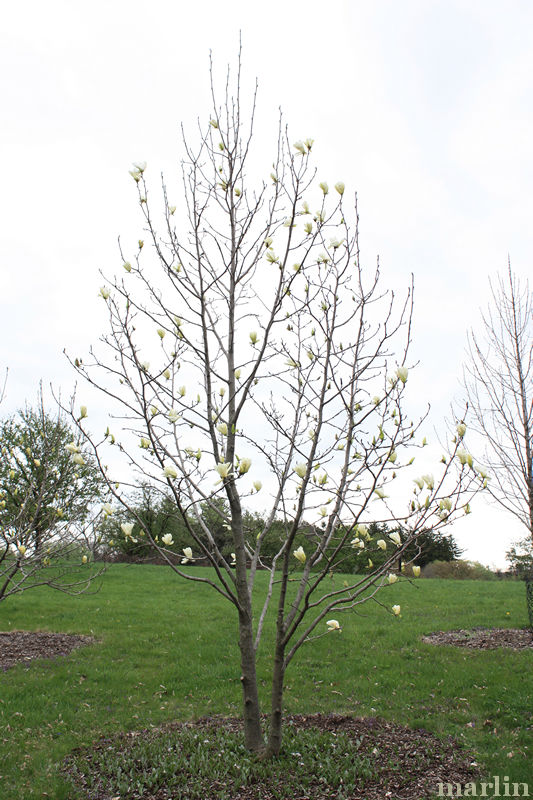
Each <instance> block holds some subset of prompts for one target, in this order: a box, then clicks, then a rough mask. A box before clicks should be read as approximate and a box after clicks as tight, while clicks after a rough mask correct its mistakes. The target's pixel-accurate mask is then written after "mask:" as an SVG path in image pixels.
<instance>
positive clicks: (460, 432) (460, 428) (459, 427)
mask: <svg viewBox="0 0 533 800" xmlns="http://www.w3.org/2000/svg"><path fill="white" fill-rule="evenodd" d="M455 430H456V431H457V435H458V436H459V437H460V438H461V439H462V438H463V436H464V435H465V433H466V425H465V424H464V422H459V423H457V426H456V428H455Z"/></svg>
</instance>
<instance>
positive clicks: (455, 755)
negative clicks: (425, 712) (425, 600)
mask: <svg viewBox="0 0 533 800" xmlns="http://www.w3.org/2000/svg"><path fill="white" fill-rule="evenodd" d="M285 725H291V726H295V727H296V728H297V729H300V730H302V729H308V728H314V729H319V730H321V731H330V732H331V734H332V736H337V735H338V734H343V735H344V736H349V737H350V738H352V737H353V739H355V740H358V741H359V742H360V746H359V753H360V754H361V755H362V756H365V755H367V756H368V757H369V758H370V760H371V761H372V762H373V763H374V764H375V765H377V766H378V769H377V770H376V773H375V777H374V778H371V779H367V780H366V781H365V782H364V785H362V786H361V788H360V789H358V790H356V791H355V793H351V794H350V795H349V800H386V798H391V800H424V798H430V797H434V796H435V795H436V794H437V792H438V788H439V783H440V782H443V783H460V784H462V785H463V784H465V783H468V782H469V781H475V780H476V779H477V778H478V777H479V769H478V767H477V764H476V763H475V761H474V760H473V756H472V754H471V753H468V752H467V751H465V750H464V749H463V748H462V747H461V746H460V745H459V744H458V742H457V741H456V740H454V739H453V738H452V737H447V738H445V739H444V738H439V737H437V736H435V735H434V734H432V733H430V732H429V731H426V730H421V729H416V730H414V729H411V728H406V727H404V726H402V725H396V724H394V723H390V722H386V721H384V720H381V719H376V718H373V717H367V718H357V717H350V716H344V715H342V716H341V715H336V714H313V715H300V714H295V715H290V716H289V715H287V716H286V718H285ZM184 728H189V729H191V728H192V729H196V730H198V731H199V738H200V739H204V737H208V736H209V734H210V733H213V732H214V731H215V730H217V729H220V728H223V729H224V731H225V732H228V733H239V732H240V731H242V722H241V720H239V719H234V718H226V717H207V718H204V719H200V720H197V721H195V722H187V723H176V722H175V723H170V724H168V725H165V726H162V727H161V728H151V729H144V730H141V731H132V732H130V733H127V734H118V735H117V736H115V737H112V738H109V737H108V738H103V739H101V740H99V741H97V742H95V743H93V744H92V745H91V747H90V748H80V749H79V750H76V751H74V753H73V754H72V756H74V759H76V755H79V754H82V755H83V758H84V761H85V769H84V770H83V772H84V773H85V774H80V772H79V771H78V769H77V768H76V766H75V760H74V761H73V760H72V756H70V757H69V759H68V760H67V763H66V773H67V774H68V775H69V777H70V779H71V780H73V781H74V783H75V784H76V785H77V787H79V788H82V789H86V786H87V783H86V777H87V772H86V770H87V767H88V770H89V772H93V774H95V775H98V777H99V779H100V781H101V783H100V786H101V788H100V789H95V787H94V784H93V787H92V789H91V790H90V794H87V797H90V800H110V798H111V796H112V795H111V794H110V792H109V789H106V786H105V783H106V780H105V776H103V775H102V773H101V769H102V764H103V763H105V762H106V761H107V757H106V754H109V753H110V752H111V751H113V752H121V753H125V752H127V750H128V749H129V748H130V747H132V746H133V744H134V743H135V742H138V741H139V737H143V738H145V739H146V740H147V741H148V740H150V739H153V738H155V737H157V735H158V734H160V733H161V732H162V731H165V732H168V731H176V740H177V741H179V733H180V730H183V729H184ZM293 755H294V756H298V755H299V754H298V753H294V754H293ZM339 764H340V766H342V767H344V764H342V759H341V761H340V762H339ZM221 790H222V792H223V794H220V791H221ZM280 791H281V794H280ZM173 796H174V794H173V793H172V789H171V788H170V787H166V786H164V785H163V786H161V787H160V788H158V789H157V790H156V791H155V793H154V792H153V791H151V792H148V791H144V793H143V794H139V793H138V792H136V791H133V792H132V793H131V794H130V793H128V794H127V795H121V800H169V798H170V797H173ZM176 796H179V797H182V796H184V795H182V794H179V795H176ZM187 796H191V797H192V796H194V797H197V795H196V793H194V794H191V795H189V794H188V795H187ZM202 796H203V797H205V800H213V798H216V797H220V796H223V797H231V798H232V800H273V798H280V797H283V798H287V799H288V798H289V795H288V794H287V795H285V794H284V793H283V773H281V772H280V774H279V776H278V780H277V781H276V786H275V787H273V786H272V785H271V784H270V783H266V782H262V781H261V780H259V781H256V782H253V783H252V784H251V785H250V784H246V783H244V784H243V783H242V782H241V779H236V780H231V779H230V780H229V781H227V780H225V781H224V784H223V785H216V783H215V784H213V785H211V788H210V791H209V793H208V794H205V795H202ZM339 797H342V798H347V795H346V794H345V791H344V792H342V793H341V790H333V789H331V788H330V787H326V786H324V784H323V783H321V782H320V776H319V775H317V776H316V781H313V782H312V783H311V785H310V786H308V787H307V789H306V790H305V794H304V795H301V796H300V795H298V796H296V795H294V794H292V793H291V794H290V800H338V798H339Z"/></svg>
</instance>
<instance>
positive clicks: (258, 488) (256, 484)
mask: <svg viewBox="0 0 533 800" xmlns="http://www.w3.org/2000/svg"><path fill="white" fill-rule="evenodd" d="M253 487H254V489H255V491H256V492H260V491H261V489H262V488H263V484H262V483H261V481H254V482H253Z"/></svg>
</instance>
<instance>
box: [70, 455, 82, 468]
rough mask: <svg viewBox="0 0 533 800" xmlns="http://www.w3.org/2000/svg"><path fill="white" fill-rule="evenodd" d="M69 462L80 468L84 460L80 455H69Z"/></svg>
mask: <svg viewBox="0 0 533 800" xmlns="http://www.w3.org/2000/svg"><path fill="white" fill-rule="evenodd" d="M70 460H71V461H72V463H73V464H77V465H78V466H80V467H82V466H83V465H84V464H85V461H84V458H83V456H82V454H81V453H73V455H71V457H70Z"/></svg>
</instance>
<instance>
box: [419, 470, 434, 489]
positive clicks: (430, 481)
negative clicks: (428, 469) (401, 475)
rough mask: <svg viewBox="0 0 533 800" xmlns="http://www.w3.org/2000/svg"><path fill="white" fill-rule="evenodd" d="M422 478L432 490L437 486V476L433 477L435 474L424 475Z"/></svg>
mask: <svg viewBox="0 0 533 800" xmlns="http://www.w3.org/2000/svg"><path fill="white" fill-rule="evenodd" d="M422 480H423V481H425V483H426V486H427V487H428V489H429V490H430V491H432V490H433V489H434V488H435V478H434V477H433V475H431V474H428V475H422Z"/></svg>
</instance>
